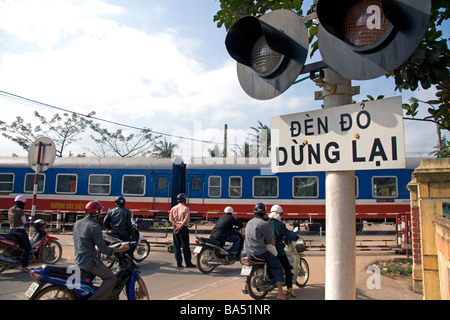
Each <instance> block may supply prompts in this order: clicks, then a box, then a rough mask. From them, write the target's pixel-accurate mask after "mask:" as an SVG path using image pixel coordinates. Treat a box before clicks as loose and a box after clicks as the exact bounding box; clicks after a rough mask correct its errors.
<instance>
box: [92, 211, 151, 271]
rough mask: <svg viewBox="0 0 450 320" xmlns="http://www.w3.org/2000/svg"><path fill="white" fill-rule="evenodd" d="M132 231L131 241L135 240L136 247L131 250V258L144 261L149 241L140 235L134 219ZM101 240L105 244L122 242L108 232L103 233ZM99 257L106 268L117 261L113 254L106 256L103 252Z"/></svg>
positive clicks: (147, 253)
mask: <svg viewBox="0 0 450 320" xmlns="http://www.w3.org/2000/svg"><path fill="white" fill-rule="evenodd" d="M132 224H133V233H132V234H131V241H136V242H137V244H136V248H135V249H134V250H133V253H132V258H133V260H134V261H136V262H141V261H144V260H145V258H147V256H148V255H149V254H150V243H149V242H148V241H147V239H146V238H145V237H144V236H141V235H140V233H139V230H138V225H137V223H136V221H135V220H132ZM103 240H104V241H105V242H106V244H107V245H111V244H115V243H117V242H122V240H120V239H119V238H117V237H114V236H112V235H111V234H109V233H103ZM101 259H102V260H103V262H104V263H105V264H106V266H107V267H108V268H112V267H113V266H114V264H116V263H117V262H118V259H117V258H116V257H115V256H111V257H108V256H106V255H104V254H102V255H101Z"/></svg>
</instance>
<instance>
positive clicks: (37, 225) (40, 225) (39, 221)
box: [33, 219, 47, 231]
mask: <svg viewBox="0 0 450 320" xmlns="http://www.w3.org/2000/svg"><path fill="white" fill-rule="evenodd" d="M33 225H34V229H35V230H36V231H39V230H41V229H42V228H45V227H46V226H47V222H45V221H44V220H42V219H37V220H36V221H34V222H33Z"/></svg>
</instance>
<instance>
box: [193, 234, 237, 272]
mask: <svg viewBox="0 0 450 320" xmlns="http://www.w3.org/2000/svg"><path fill="white" fill-rule="evenodd" d="M233 231H234V234H235V235H237V236H238V237H239V239H240V245H239V250H238V254H237V255H238V258H239V257H240V254H241V251H242V247H243V245H244V238H243V237H242V234H241V233H240V232H238V230H237V228H234V229H233ZM196 242H197V246H196V247H195V248H194V254H197V267H198V269H199V270H200V271H201V272H202V273H204V274H208V273H211V272H212V271H213V270H214V269H215V268H216V267H217V266H220V265H232V264H234V263H235V262H236V261H237V260H236V257H234V256H232V255H231V254H230V252H229V250H230V248H231V243H229V242H226V243H225V245H224V246H221V244H220V243H219V241H218V240H216V239H213V238H204V237H197V241H196Z"/></svg>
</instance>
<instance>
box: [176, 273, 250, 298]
mask: <svg viewBox="0 0 450 320" xmlns="http://www.w3.org/2000/svg"><path fill="white" fill-rule="evenodd" d="M237 279H242V278H241V277H228V278H225V279H222V280H219V281H216V282H214V283H210V284H208V285H206V286H203V287H200V288H197V289H194V290H191V291H188V292H185V293H183V294H180V295H178V296H175V297H172V298H170V299H168V300H187V299H190V298H192V297H193V296H195V295H196V294H198V293H201V292H207V291H208V290H211V289H213V288H216V287H220V286H221V285H222V284H225V283H226V282H230V281H233V280H237Z"/></svg>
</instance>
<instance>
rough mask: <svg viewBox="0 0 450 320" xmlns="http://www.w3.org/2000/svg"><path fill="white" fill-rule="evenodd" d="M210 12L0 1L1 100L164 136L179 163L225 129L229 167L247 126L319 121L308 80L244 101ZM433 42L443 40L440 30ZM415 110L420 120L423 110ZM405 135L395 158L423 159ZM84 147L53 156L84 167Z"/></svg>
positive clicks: (152, 5) (417, 128)
mask: <svg viewBox="0 0 450 320" xmlns="http://www.w3.org/2000/svg"><path fill="white" fill-rule="evenodd" d="M304 8H306V6H304ZM219 9H220V3H219V1H218V0H195V1H185V0H167V1H157V0H146V1H142V0H126V1H125V0H0V43H1V48H2V50H1V52H0V91H2V92H7V93H10V94H14V95H18V96H21V97H25V98H27V99H32V100H35V101H39V102H41V103H44V104H48V105H51V106H56V107H59V108H63V109H67V110H71V111H74V112H78V113H81V114H88V113H89V112H91V111H95V113H96V115H95V116H96V117H98V118H101V119H105V120H108V121H112V122H117V123H122V124H125V125H128V126H133V127H138V128H149V129H152V130H154V131H156V132H160V133H165V134H167V135H166V136H165V137H166V138H167V140H168V141H171V142H172V143H176V144H178V145H179V149H178V150H177V155H179V156H181V157H183V158H187V157H190V156H206V155H207V153H208V150H209V149H213V148H214V146H215V143H211V142H216V143H217V144H218V145H219V147H220V148H223V141H224V126H225V124H226V125H227V127H228V130H227V134H228V142H229V146H228V148H229V149H228V150H229V151H228V154H229V155H234V153H233V152H232V151H231V149H236V147H235V145H239V146H243V144H244V142H245V141H246V139H247V140H248V135H249V133H250V132H252V130H251V129H250V127H257V126H258V121H260V122H261V123H263V124H265V125H269V124H270V117H272V116H277V115H284V114H291V113H296V112H306V111H311V110H317V109H320V107H321V104H322V101H315V100H314V92H315V91H319V90H321V89H320V88H318V87H317V86H316V85H315V84H314V83H313V82H312V81H310V80H306V81H303V82H301V83H299V84H295V85H293V86H292V87H291V88H290V89H289V90H288V91H287V92H286V93H284V94H282V95H281V96H279V97H277V98H275V99H272V100H268V101H259V100H255V99H253V98H251V97H249V96H247V94H245V92H244V91H243V90H242V89H241V87H240V85H239V82H238V78H237V74H236V62H235V61H234V60H233V59H232V58H231V57H230V56H229V54H228V53H227V51H226V48H225V44H224V41H225V37H226V31H225V29H224V28H220V29H219V28H217V26H216V23H215V22H214V21H213V16H214V14H215V13H216V12H217V11H218V10H219ZM444 36H445V37H446V38H449V36H450V27H449V25H448V24H447V25H446V27H445V34H444ZM319 58H320V57H319ZM316 59H317V56H316ZM352 84H353V85H359V86H360V87H361V89H360V91H361V93H360V95H357V96H354V97H353V99H354V100H356V101H361V100H362V99H364V98H366V96H367V95H372V96H375V97H376V96H378V95H384V96H385V97H393V96H398V95H401V96H402V99H403V102H407V100H408V98H410V97H416V98H418V99H420V100H430V99H433V98H434V96H435V91H434V89H430V90H423V89H421V90H417V91H415V92H408V91H407V92H402V93H400V92H396V91H395V90H394V81H393V79H386V78H385V77H380V78H377V79H375V80H368V81H353V82H352ZM0 108H1V109H0V110H1V119H2V120H3V121H6V122H7V123H11V122H12V121H13V120H14V119H15V118H16V116H18V115H20V116H21V117H22V118H24V119H25V121H26V122H32V123H36V118H35V117H34V115H33V113H34V111H38V112H39V113H41V114H42V115H44V116H46V117H48V118H50V117H51V116H52V115H54V114H55V113H58V112H59V113H62V112H60V111H58V110H55V109H52V108H50V107H45V106H43V105H37V104H34V103H25V102H23V101H19V100H18V99H14V98H11V97H10V96H8V95H5V94H0ZM421 109H423V112H421V116H422V117H423V116H426V115H427V112H426V109H427V105H422V108H421ZM100 125H102V126H103V127H106V128H108V129H109V130H111V131H115V130H117V129H119V128H120V129H122V130H124V131H125V132H127V133H131V132H133V129H130V128H127V127H121V126H117V125H113V124H111V123H106V122H104V123H102V122H101V123H100ZM404 126H405V144H406V156H410V157H412V156H414V157H416V156H427V155H428V153H430V152H431V151H433V147H434V146H436V145H437V133H436V125H435V124H433V123H426V122H421V121H409V120H406V121H405V122H404ZM89 135H90V133H86V134H84V135H83V136H82V140H81V141H78V142H76V143H74V144H72V145H70V146H68V148H67V149H66V150H65V152H64V154H63V155H64V156H68V155H69V152H70V153H72V154H75V155H76V154H81V153H86V154H87V155H90V153H89V150H93V149H95V145H94V144H92V142H91V140H90V138H89ZM179 137H185V138H188V139H181V138H179ZM447 138H448V134H447ZM190 139H195V141H198V140H200V141H206V142H203V143H202V142H194V141H193V140H190ZM13 153H15V154H17V155H19V156H26V155H27V152H26V151H25V150H23V149H22V148H20V147H19V146H18V145H16V144H15V143H12V142H10V141H9V140H7V139H6V138H4V137H0V156H11V155H12V154H13Z"/></svg>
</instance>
